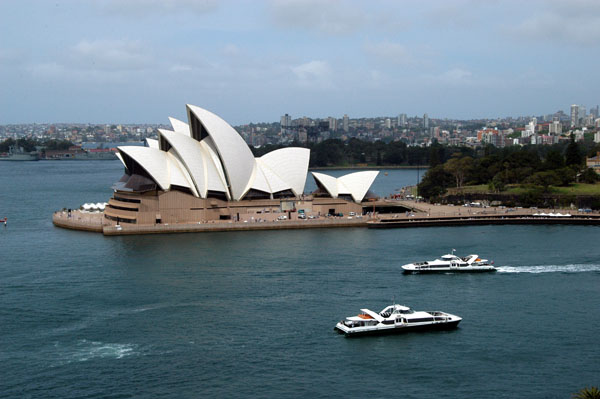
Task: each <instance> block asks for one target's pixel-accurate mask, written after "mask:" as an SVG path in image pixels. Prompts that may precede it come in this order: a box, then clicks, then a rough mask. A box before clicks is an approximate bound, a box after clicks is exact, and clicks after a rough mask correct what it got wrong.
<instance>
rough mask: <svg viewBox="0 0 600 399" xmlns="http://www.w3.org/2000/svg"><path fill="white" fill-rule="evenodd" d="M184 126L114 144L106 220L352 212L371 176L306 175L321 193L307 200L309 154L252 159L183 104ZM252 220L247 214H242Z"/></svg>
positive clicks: (210, 120)
mask: <svg viewBox="0 0 600 399" xmlns="http://www.w3.org/2000/svg"><path fill="white" fill-rule="evenodd" d="M186 108H187V116H188V123H185V122H182V121H180V120H177V119H174V118H169V120H170V122H171V126H172V130H165V129H159V134H158V140H152V139H147V146H146V147H140V146H121V147H118V153H117V157H118V158H119V159H120V160H121V162H122V163H123V165H124V166H125V175H124V176H123V177H122V178H121V180H120V181H119V182H117V183H115V185H114V186H113V189H114V196H113V198H111V199H110V201H109V203H108V206H107V208H106V209H105V218H106V219H107V220H108V221H114V222H116V223H117V224H118V223H119V222H125V223H137V224H156V223H191V222H194V223H196V222H207V221H211V220H223V219H234V220H238V221H239V220H242V219H244V220H247V219H248V218H250V217H251V218H252V219H254V217H255V216H256V217H257V218H258V215H259V214H262V215H263V217H264V216H265V214H266V213H269V214H275V213H285V212H288V213H289V212H291V211H292V210H293V211H296V210H297V209H298V208H299V207H302V208H301V209H307V212H315V213H319V214H321V213H323V214H326V213H330V211H333V212H336V213H337V212H343V211H346V212H348V211H352V210H354V211H360V209H362V208H361V206H360V202H361V201H362V200H363V199H364V197H365V195H366V194H367V192H368V189H369V187H370V185H371V184H372V183H373V180H374V179H375V177H376V176H377V173H378V172H358V173H352V174H349V175H346V176H342V177H340V178H337V179H336V178H334V177H331V176H328V175H325V174H322V173H313V176H314V178H315V180H316V182H317V186H318V187H319V190H318V191H320V192H321V194H325V195H320V196H319V197H320V198H310V199H307V198H305V196H304V186H305V183H306V177H307V173H308V164H309V158H310V150H309V149H306V148H299V147H290V148H283V149H278V150H275V151H272V152H269V153H267V154H265V155H263V156H262V157H259V158H255V157H254V155H253V154H252V152H251V150H250V148H249V147H248V145H247V144H246V142H245V141H244V139H243V138H242V137H241V136H240V135H239V134H238V132H237V131H236V130H235V129H234V128H233V127H232V126H230V125H229V124H228V123H227V122H226V121H224V120H223V119H221V118H220V117H219V116H217V115H215V114H213V113H212V112H210V111H207V110H205V109H202V108H200V107H197V106H194V105H187V106H186ZM249 215H253V216H249Z"/></svg>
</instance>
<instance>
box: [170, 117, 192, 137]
mask: <svg viewBox="0 0 600 399" xmlns="http://www.w3.org/2000/svg"><path fill="white" fill-rule="evenodd" d="M169 122H171V126H173V130H174V131H175V132H177V133H181V134H185V135H186V136H189V135H190V125H188V124H187V123H185V122H182V121H180V120H179V119H175V118H173V117H171V116H169Z"/></svg>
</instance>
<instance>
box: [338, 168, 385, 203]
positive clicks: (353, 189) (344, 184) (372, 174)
mask: <svg viewBox="0 0 600 399" xmlns="http://www.w3.org/2000/svg"><path fill="white" fill-rule="evenodd" d="M378 174H379V171H378V170H370V171H365V172H355V173H350V174H348V175H344V176H342V177H340V178H338V184H339V185H338V195H339V194H350V195H351V196H352V198H353V199H354V201H356V202H361V201H362V200H363V198H365V195H366V194H367V191H369V188H370V187H371V184H373V182H374V181H375V178H376V177H377V175H378Z"/></svg>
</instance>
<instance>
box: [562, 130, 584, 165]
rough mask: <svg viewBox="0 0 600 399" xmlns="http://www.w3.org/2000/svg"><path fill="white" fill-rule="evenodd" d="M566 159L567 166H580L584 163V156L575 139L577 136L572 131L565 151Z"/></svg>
mask: <svg viewBox="0 0 600 399" xmlns="http://www.w3.org/2000/svg"><path fill="white" fill-rule="evenodd" d="M565 160H566V164H567V166H575V167H580V166H581V164H582V163H583V157H582V156H581V152H580V150H579V145H578V144H577V142H576V141H575V136H574V135H573V134H572V133H571V140H570V141H569V145H568V146H567V150H566V153H565Z"/></svg>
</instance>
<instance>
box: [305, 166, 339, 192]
mask: <svg viewBox="0 0 600 399" xmlns="http://www.w3.org/2000/svg"><path fill="white" fill-rule="evenodd" d="M311 173H312V175H313V177H314V178H315V180H317V182H318V183H321V186H323V188H324V189H325V190H327V192H328V193H329V195H331V196H332V197H333V198H337V196H338V181H337V179H336V178H335V177H333V176H329V175H326V174H324V173H317V172H311Z"/></svg>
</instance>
